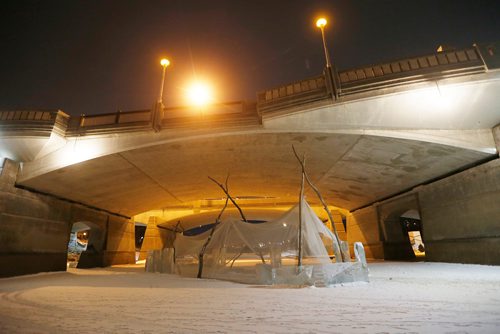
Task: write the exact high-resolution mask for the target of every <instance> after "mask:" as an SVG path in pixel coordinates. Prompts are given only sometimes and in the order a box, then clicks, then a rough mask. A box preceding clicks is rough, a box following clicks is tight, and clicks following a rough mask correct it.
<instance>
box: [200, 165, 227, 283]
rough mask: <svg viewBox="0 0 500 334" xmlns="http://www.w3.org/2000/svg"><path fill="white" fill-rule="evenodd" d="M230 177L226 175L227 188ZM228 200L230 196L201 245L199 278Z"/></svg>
mask: <svg viewBox="0 0 500 334" xmlns="http://www.w3.org/2000/svg"><path fill="white" fill-rule="evenodd" d="M228 179H229V175H228V176H227V177H226V188H227V181H228ZM228 202H229V198H228V197H226V202H225V203H224V207H223V208H222V210H221V211H220V212H219V215H218V216H217V218H215V224H214V226H212V229H211V230H210V234H209V235H208V238H207V240H206V241H205V243H204V244H203V247H201V250H200V254H199V255H198V276H197V277H198V278H201V276H202V274H203V257H204V256H205V251H206V250H207V247H208V244H209V243H210V240H212V236H213V235H214V232H215V228H216V227H217V225H219V223H220V218H221V217H222V214H223V213H224V211H225V210H226V208H227V204H228Z"/></svg>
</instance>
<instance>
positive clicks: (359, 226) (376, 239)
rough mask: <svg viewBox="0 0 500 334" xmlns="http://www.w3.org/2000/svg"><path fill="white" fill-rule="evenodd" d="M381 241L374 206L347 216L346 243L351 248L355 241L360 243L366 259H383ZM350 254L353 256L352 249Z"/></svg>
mask: <svg viewBox="0 0 500 334" xmlns="http://www.w3.org/2000/svg"><path fill="white" fill-rule="evenodd" d="M381 240H382V239H381V235H380V230H379V225H378V215H377V208H376V207H375V206H370V207H367V208H364V209H361V210H357V211H355V212H352V213H351V214H350V215H348V216H347V241H348V242H349V245H350V246H351V247H352V245H354V243H355V242H356V241H361V242H362V243H363V246H364V247H365V252H366V257H367V258H371V259H383V258H384V250H383V243H382V241H381ZM351 253H352V254H354V251H353V250H352V249H351Z"/></svg>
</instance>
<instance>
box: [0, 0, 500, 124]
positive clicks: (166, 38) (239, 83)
mask: <svg viewBox="0 0 500 334" xmlns="http://www.w3.org/2000/svg"><path fill="white" fill-rule="evenodd" d="M321 12H323V13H325V14H326V15H327V17H329V25H328V26H327V28H326V36H327V42H328V44H329V48H330V53H331V55H332V59H333V61H334V63H335V64H336V65H337V67H338V68H340V69H347V68H351V67H357V66H362V65H369V64H373V63H379V62H383V61H386V60H393V59H398V58H404V57H408V56H416V55H420V54H428V53H431V52H433V51H434V50H435V49H436V47H437V46H438V45H440V44H446V45H451V46H454V47H457V48H461V47H467V46H470V45H472V43H474V42H477V43H481V42H493V41H500V1H499V0H491V1H488V0H469V1H463V0H449V1H448V0H432V1H427V0H419V1H416V0H415V1H410V0H395V1H389V0H364V1H361V0H329V1H326V0H275V1H273V0H226V1H222V0H221V1H217V0H212V1H208V0H205V1H195V0H169V1H167V0H164V1H153V0H150V1H139V0H137V1H127V0H119V1H118V0H116V1H112V0H109V1H106V0H96V1H92V0H87V1H77V0H64V1H51V0H43V1H23V0H2V2H1V4H0V46H1V47H0V52H1V56H0V110H7V109H61V110H64V111H65V112H67V113H69V114H72V115H79V114H81V113H85V114H97V113H107V112H115V111H117V110H118V109H121V110H137V109H149V108H150V107H151V106H152V105H153V103H154V101H155V100H156V99H157V96H158V93H159V85H160V79H161V66H160V65H159V60H160V58H161V57H162V56H167V57H168V58H169V59H170V60H171V62H172V66H170V67H169V68H168V69H167V80H166V89H165V102H166V105H167V106H175V105H180V104H184V102H183V96H184V94H183V89H184V87H185V86H186V84H187V82H189V81H190V80H191V79H193V78H194V77H198V78H204V79H205V80H207V81H210V82H212V84H213V85H214V87H215V90H216V97H217V99H218V100H219V101H232V100H243V99H247V100H254V99H255V95H256V92H257V91H259V90H263V89H266V88H271V87H274V86H276V85H280V84H283V83H287V82H290V81H295V80H301V79H304V78H307V77H311V76H315V75H318V74H320V73H321V71H322V68H323V66H324V55H323V50H322V46H321V35H320V33H319V30H318V29H317V28H316V27H315V26H314V21H315V18H316V17H317V14H319V13H321Z"/></svg>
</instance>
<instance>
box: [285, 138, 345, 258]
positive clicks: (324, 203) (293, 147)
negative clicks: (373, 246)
mask: <svg viewBox="0 0 500 334" xmlns="http://www.w3.org/2000/svg"><path fill="white" fill-rule="evenodd" d="M292 149H293V154H295V157H296V158H297V160H298V161H299V163H300V166H301V167H302V173H303V174H304V176H305V178H306V181H307V183H308V184H309V186H310V187H311V188H312V190H314V192H315V193H316V195H317V196H318V198H319V200H320V201H321V204H323V209H324V210H325V211H326V213H327V215H328V219H330V222H331V223H332V227H333V235H334V236H335V239H336V240H335V241H336V242H337V245H338V246H339V249H340V247H341V246H340V238H339V235H338V233H337V228H336V227H335V222H334V221H333V217H332V213H331V212H330V209H328V205H327V204H326V202H325V200H324V199H323V196H321V193H320V192H319V190H318V188H316V186H315V185H314V184H313V183H312V182H311V180H310V179H309V175H307V172H306V169H305V163H304V161H302V160H301V159H300V157H299V155H298V154H297V151H296V150H295V146H293V145H292ZM340 253H341V257H342V262H346V261H347V260H346V259H344V254H343V252H342V251H341V252H340Z"/></svg>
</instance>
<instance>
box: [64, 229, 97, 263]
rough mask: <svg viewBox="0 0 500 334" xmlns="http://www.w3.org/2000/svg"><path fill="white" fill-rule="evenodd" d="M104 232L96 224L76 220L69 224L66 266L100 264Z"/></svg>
mask: <svg viewBox="0 0 500 334" xmlns="http://www.w3.org/2000/svg"><path fill="white" fill-rule="evenodd" d="M105 240H106V233H105V231H104V229H103V228H102V227H100V226H99V225H98V224H96V223H93V222H90V221H76V222H74V223H72V224H71V232H70V240H69V244H68V266H70V267H76V268H93V267H100V266H102V265H103V264H102V253H103V251H104V247H105Z"/></svg>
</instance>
